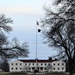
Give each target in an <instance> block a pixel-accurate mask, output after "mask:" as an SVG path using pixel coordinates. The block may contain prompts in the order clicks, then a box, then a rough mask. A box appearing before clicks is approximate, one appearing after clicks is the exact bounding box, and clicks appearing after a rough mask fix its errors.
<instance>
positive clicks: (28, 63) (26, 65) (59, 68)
mask: <svg viewBox="0 0 75 75" xmlns="http://www.w3.org/2000/svg"><path fill="white" fill-rule="evenodd" d="M9 68H10V69H9V71H10V72H34V70H35V69H36V68H37V69H38V71H39V72H65V71H66V64H65V62H63V61H57V60H37V62H36V60H15V61H13V62H10V63H9Z"/></svg>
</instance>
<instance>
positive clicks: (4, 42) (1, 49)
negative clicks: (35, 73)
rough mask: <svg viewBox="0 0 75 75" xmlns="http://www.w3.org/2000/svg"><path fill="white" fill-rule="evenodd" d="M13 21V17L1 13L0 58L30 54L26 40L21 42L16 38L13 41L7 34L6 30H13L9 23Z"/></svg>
mask: <svg viewBox="0 0 75 75" xmlns="http://www.w3.org/2000/svg"><path fill="white" fill-rule="evenodd" d="M10 23H12V20H11V18H6V17H5V15H3V14H2V15H0V59H5V60H6V59H7V58H14V57H18V56H24V57H27V56H28V53H29V51H28V44H27V43H26V42H25V43H23V44H20V43H19V41H18V40H17V39H16V38H15V39H13V40H12V41H11V42H10V41H9V40H8V37H7V36H6V35H5V34H6V32H7V33H9V32H10V31H12V28H11V27H10V26H9V25H8V24H10Z"/></svg>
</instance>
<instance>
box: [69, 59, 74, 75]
mask: <svg viewBox="0 0 75 75" xmlns="http://www.w3.org/2000/svg"><path fill="white" fill-rule="evenodd" d="M68 65H69V75H73V72H74V62H73V61H72V60H70V61H69V63H68Z"/></svg>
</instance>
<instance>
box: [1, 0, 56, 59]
mask: <svg viewBox="0 0 75 75" xmlns="http://www.w3.org/2000/svg"><path fill="white" fill-rule="evenodd" d="M52 2H53V0H0V14H5V16H6V17H10V18H11V19H12V20H13V23H12V24H11V27H12V28H13V31H12V32H11V33H10V34H9V37H10V38H11V39H13V38H14V37H17V38H18V39H19V41H21V42H28V45H29V52H30V53H29V57H27V58H28V59H35V58H36V21H38V22H39V21H40V20H41V19H43V18H44V16H45V11H44V10H43V6H48V5H49V6H50V5H51V3H52ZM39 24H40V23H39ZM38 28H39V27H38ZM43 42H44V38H43V37H42V34H41V33H37V58H38V59H48V57H49V56H53V55H55V54H56V51H55V50H54V49H53V48H51V47H48V46H47V45H46V44H43Z"/></svg>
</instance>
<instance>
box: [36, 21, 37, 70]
mask: <svg viewBox="0 0 75 75" xmlns="http://www.w3.org/2000/svg"><path fill="white" fill-rule="evenodd" d="M36 69H37V22H36Z"/></svg>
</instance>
